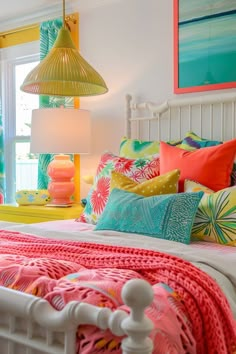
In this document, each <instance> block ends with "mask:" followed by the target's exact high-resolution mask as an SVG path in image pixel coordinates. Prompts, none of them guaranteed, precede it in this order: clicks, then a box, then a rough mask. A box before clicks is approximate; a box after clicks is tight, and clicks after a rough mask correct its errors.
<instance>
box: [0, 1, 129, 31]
mask: <svg viewBox="0 0 236 354" xmlns="http://www.w3.org/2000/svg"><path fill="white" fill-rule="evenodd" d="M120 1H121V0H65V8H66V13H67V14H69V13H73V12H79V13H82V12H83V11H87V10H89V9H92V8H96V7H101V6H106V5H111V3H114V2H120ZM126 1H127V0H126ZM0 5H1V11H0V33H1V32H4V31H7V30H11V29H15V28H17V27H21V26H25V25H28V24H33V23H38V22H40V21H46V20H49V19H52V18H55V17H59V16H62V11H63V0H20V1H19V0H0Z"/></svg>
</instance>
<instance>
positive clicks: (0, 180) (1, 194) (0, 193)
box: [0, 107, 5, 204]
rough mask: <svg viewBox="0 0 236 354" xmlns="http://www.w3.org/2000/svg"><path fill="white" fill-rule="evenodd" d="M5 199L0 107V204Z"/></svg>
mask: <svg viewBox="0 0 236 354" xmlns="http://www.w3.org/2000/svg"><path fill="white" fill-rule="evenodd" d="M4 199H5V168H4V136H3V124H2V114H1V107H0V204H3V203H4Z"/></svg>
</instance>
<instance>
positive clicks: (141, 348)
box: [122, 279, 153, 354]
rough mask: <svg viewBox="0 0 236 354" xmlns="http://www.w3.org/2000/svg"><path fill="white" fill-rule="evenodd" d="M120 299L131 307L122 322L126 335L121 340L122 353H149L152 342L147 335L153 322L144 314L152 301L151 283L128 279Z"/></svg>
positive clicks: (151, 348)
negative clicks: (128, 314) (127, 315)
mask: <svg viewBox="0 0 236 354" xmlns="http://www.w3.org/2000/svg"><path fill="white" fill-rule="evenodd" d="M122 299H123V301H124V303H125V304H126V305H127V306H129V307H130V309H131V312H130V316H129V317H127V318H126V319H125V320H124V321H123V322H122V329H123V331H124V332H125V334H126V335H127V336H128V337H126V338H125V339H123V341H122V350H123V352H122V353H123V354H133V353H136V354H151V353H152V350H153V343H152V340H151V339H150V338H149V337H148V336H149V334H150V333H151V331H152V329H153V323H152V321H151V320H150V319H149V318H148V317H146V316H145V314H144V310H145V308H146V307H147V306H149V305H150V304H151V303H152V301H153V290H152V287H151V285H150V284H149V283H148V282H147V281H145V280H142V279H132V280H129V281H128V282H127V283H126V284H125V286H124V288H123V290H122Z"/></svg>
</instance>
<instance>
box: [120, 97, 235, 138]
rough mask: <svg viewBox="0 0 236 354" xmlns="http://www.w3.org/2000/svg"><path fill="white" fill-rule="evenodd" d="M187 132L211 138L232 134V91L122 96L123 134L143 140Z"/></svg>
mask: <svg viewBox="0 0 236 354" xmlns="http://www.w3.org/2000/svg"><path fill="white" fill-rule="evenodd" d="M187 131H193V132H194V133H196V134H198V135H200V136H202V137H205V138H208V139H213V140H221V141H225V140H230V139H233V138H235V137H236V92H235V91H230V92H224V93H222V92H221V93H214V94H205V95H201V96H186V97H183V96H179V97H178V98H173V99H170V100H167V101H165V102H162V103H160V104H157V103H152V102H141V103H139V102H135V100H134V98H133V97H132V96H131V95H127V96H126V136H127V137H129V138H137V139H143V140H164V141H169V140H174V139H182V138H183V136H184V135H185V133H186V132H187Z"/></svg>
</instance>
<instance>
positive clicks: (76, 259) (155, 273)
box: [0, 230, 236, 354]
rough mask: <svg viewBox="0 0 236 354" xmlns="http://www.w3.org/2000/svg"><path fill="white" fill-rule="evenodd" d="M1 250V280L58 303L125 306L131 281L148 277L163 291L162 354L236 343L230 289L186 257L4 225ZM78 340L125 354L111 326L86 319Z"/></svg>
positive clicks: (158, 323) (159, 317)
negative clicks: (48, 235) (123, 291)
mask: <svg viewBox="0 0 236 354" xmlns="http://www.w3.org/2000/svg"><path fill="white" fill-rule="evenodd" d="M0 255H1V256H0V285H3V286H7V287H10V288H13V289H17V290H20V291H25V292H28V293H31V294H34V295H37V296H41V297H44V298H45V299H47V300H48V301H49V302H50V303H51V304H52V305H53V306H54V307H55V308H57V309H61V308H63V307H64V306H65V304H66V303H67V302H69V301H71V300H78V301H85V302H89V303H92V304H95V305H97V306H108V307H110V308H112V309H116V308H125V307H124V305H123V303H122V299H121V295H120V294H121V288H122V286H123V285H124V283H125V282H126V281H127V280H128V279H131V278H143V279H146V280H147V281H148V282H149V283H150V284H151V285H152V286H153V290H154V294H155V296H154V302H153V304H152V306H151V307H150V308H149V309H147V312H146V313H147V315H148V316H149V317H150V318H151V319H152V320H153V321H154V324H155V329H154V331H153V333H152V334H151V337H152V339H153V340H154V347H155V351H154V352H155V353H156V354H159V353H160V354H163V353H167V352H168V353H176V354H177V353H178V354H180V353H194V352H197V353H199V354H205V353H206V354H211V353H212V354H213V353H214V354H216V353H219V354H232V353H233V352H234V351H235V349H236V325H235V321H234V319H233V315H232V312H231V310H230V307H229V304H228V302H227V300H226V298H225V296H224V294H223V293H222V291H221V290H220V288H219V286H218V285H217V284H216V282H215V281H214V280H213V279H212V278H211V277H209V276H208V275H207V274H206V273H204V272H202V271H201V270H199V269H198V268H196V267H195V266H193V265H192V264H191V263H189V262H187V261H184V260H182V259H180V258H177V257H174V256H172V255H168V254H165V253H161V252H155V251H150V250H145V249H137V248H128V247H118V246H110V245H101V244H94V243H82V242H77V241H65V240H53V239H48V238H41V237H37V236H33V235H28V234H23V233H18V232H11V231H5V230H0ZM164 284H165V285H164ZM87 336H89V338H91V341H88V340H87V338H88V337H87ZM78 339H79V340H78V351H79V352H80V353H83V354H88V353H111V352H112V353H120V346H119V345H120V344H119V343H120V339H118V338H115V337H111V334H110V333H109V332H108V331H107V332H103V333H102V334H101V332H100V331H99V330H98V329H96V328H93V327H92V326H81V328H79V330H78Z"/></svg>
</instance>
